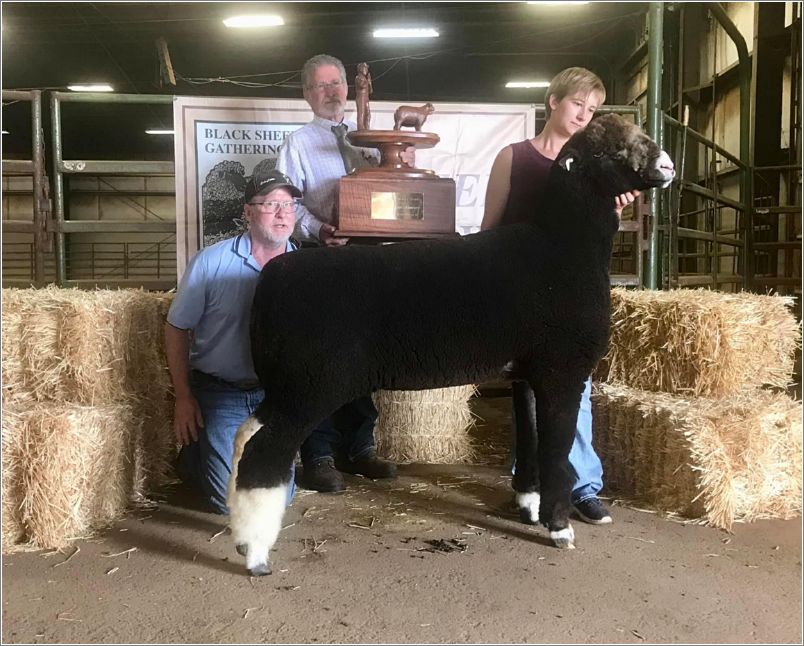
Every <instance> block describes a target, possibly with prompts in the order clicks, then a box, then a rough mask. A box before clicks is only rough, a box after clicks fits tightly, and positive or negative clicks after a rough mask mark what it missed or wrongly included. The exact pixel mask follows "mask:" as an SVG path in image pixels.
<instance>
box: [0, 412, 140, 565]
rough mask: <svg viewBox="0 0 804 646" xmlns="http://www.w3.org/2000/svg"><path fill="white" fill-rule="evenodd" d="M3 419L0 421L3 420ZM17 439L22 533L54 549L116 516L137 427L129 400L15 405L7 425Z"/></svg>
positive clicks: (122, 504) (125, 494) (124, 498)
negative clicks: (24, 407)
mask: <svg viewBox="0 0 804 646" xmlns="http://www.w3.org/2000/svg"><path fill="white" fill-rule="evenodd" d="M5 423H6V420H4V424H5ZM8 430H9V432H10V433H11V434H13V435H14V436H17V437H19V438H20V444H21V446H22V452H21V453H22V455H21V456H19V464H16V465H11V464H9V463H8V461H7V459H6V457H7V456H5V455H4V456H3V469H4V471H5V470H6V469H7V468H10V469H15V470H16V469H18V470H19V472H20V474H21V480H22V499H21V501H20V503H19V508H20V511H21V518H22V522H23V524H24V527H25V530H26V534H27V538H28V539H30V540H31V542H32V543H33V544H34V545H36V546H37V547H41V548H51V549H60V548H62V547H65V546H66V545H67V544H68V543H69V541H70V540H71V539H72V538H75V537H79V536H84V535H86V534H87V533H91V532H92V531H93V530H95V529H98V528H100V527H104V526H106V525H108V524H109V523H111V522H112V521H114V520H117V519H119V518H120V517H122V515H123V513H124V512H125V509H126V506H127V504H128V501H129V497H130V494H131V484H132V480H133V478H132V465H131V461H130V459H129V451H128V450H127V448H128V445H129V443H130V441H131V435H132V434H135V433H138V432H139V428H138V426H137V420H136V418H135V417H134V415H133V414H132V410H131V408H130V407H128V406H75V405H70V404H66V405H65V404H37V405H35V406H34V407H33V408H30V409H27V410H17V411H16V414H15V415H14V416H13V421H11V423H10V428H9V429H8Z"/></svg>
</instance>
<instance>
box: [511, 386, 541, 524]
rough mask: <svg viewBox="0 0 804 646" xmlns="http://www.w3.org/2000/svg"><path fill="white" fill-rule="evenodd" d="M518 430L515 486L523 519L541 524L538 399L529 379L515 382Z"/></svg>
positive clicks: (513, 394) (515, 407) (513, 399)
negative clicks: (537, 422)
mask: <svg viewBox="0 0 804 646" xmlns="http://www.w3.org/2000/svg"><path fill="white" fill-rule="evenodd" d="M511 395H512V401H513V407H514V427H515V429H516V466H515V467H514V478H513V481H512V483H511V484H512V486H513V488H514V491H515V492H516V505H517V508H518V509H519V518H520V520H521V521H522V522H523V523H527V524H528V525H537V524H538V523H539V502H540V500H541V496H540V494H539V462H538V460H537V446H538V439H537V432H536V400H535V398H534V395H533V389H532V388H531V387H530V384H528V383H527V382H525V381H515V382H514V383H513V384H512V385H511Z"/></svg>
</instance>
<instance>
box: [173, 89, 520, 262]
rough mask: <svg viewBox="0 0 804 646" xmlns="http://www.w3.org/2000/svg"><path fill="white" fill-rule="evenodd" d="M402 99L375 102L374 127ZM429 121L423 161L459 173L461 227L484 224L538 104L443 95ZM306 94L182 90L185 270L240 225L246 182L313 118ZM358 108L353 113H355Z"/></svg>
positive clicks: (179, 249) (178, 103) (387, 120)
mask: <svg viewBox="0 0 804 646" xmlns="http://www.w3.org/2000/svg"><path fill="white" fill-rule="evenodd" d="M399 105H400V103H399V102H393V103H392V102H388V101H376V102H372V103H371V115H372V122H371V127H372V129H375V130H391V129H392V128H393V125H394V118H393V115H394V111H395V110H396V108H397V107H399ZM435 109H436V111H435V112H434V113H433V114H432V115H430V116H429V117H428V118H427V121H426V122H425V124H424V127H423V128H422V129H423V130H424V131H426V132H434V133H436V134H438V136H439V137H440V138H441V141H440V143H439V144H438V145H437V146H436V147H435V148H430V149H425V150H419V151H417V152H416V166H418V167H419V168H429V169H432V170H434V171H435V172H436V173H437V174H438V175H440V176H441V177H451V178H452V179H454V180H455V205H456V210H455V225H456V230H457V232H458V233H461V234H466V233H473V232H475V231H477V230H478V229H479V228H480V222H481V221H482V219H483V207H484V204H485V197H486V185H487V183H488V178H489V172H490V170H491V164H492V162H493V161H494V158H495V156H496V155H497V153H498V152H499V151H500V150H501V149H502V148H503V147H505V146H506V145H508V144H510V143H514V142H517V141H522V140H523V139H529V138H531V137H533V136H534V134H535V106H534V105H518V104H470V103H437V104H435ZM312 117H313V115H312V112H311V111H310V107H309V106H308V105H307V103H306V102H305V101H303V100H301V99H298V100H296V99H230V98H220V97H176V100H175V102H174V109H173V123H174V130H175V139H174V140H175V146H176V226H177V234H176V256H177V263H178V274H179V277H181V274H182V273H183V271H184V268H185V266H186V265H187V262H188V260H189V259H190V258H191V257H192V255H193V254H194V253H195V252H196V251H197V250H198V249H199V248H201V247H202V246H205V245H208V244H211V243H212V242H214V241H216V240H218V239H221V238H223V237H226V236H228V235H231V234H232V233H233V232H234V231H235V230H236V229H237V228H238V227H239V225H240V222H239V219H240V217H241V216H242V212H243V208H242V204H243V193H244V188H245V184H246V182H247V181H248V179H249V178H250V177H251V175H252V174H253V173H254V170H255V169H256V168H259V169H260V170H262V169H267V168H273V167H274V166H275V164H276V155H277V152H278V150H279V147H280V146H281V144H282V141H283V140H284V138H285V137H287V135H288V134H289V133H290V132H293V131H294V130H295V129H297V128H299V127H301V126H302V125H304V124H305V123H307V122H308V121H309V120H310V119H312ZM355 117H356V115H355V112H354V110H352V111H351V112H347V113H346V118H347V119H350V120H352V121H354V120H355Z"/></svg>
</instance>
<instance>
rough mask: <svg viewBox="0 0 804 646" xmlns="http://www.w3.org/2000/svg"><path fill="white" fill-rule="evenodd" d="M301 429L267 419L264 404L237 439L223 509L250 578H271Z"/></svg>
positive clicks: (280, 420)
mask: <svg viewBox="0 0 804 646" xmlns="http://www.w3.org/2000/svg"><path fill="white" fill-rule="evenodd" d="M299 428H300V427H299V426H298V425H295V426H294V425H293V424H291V423H289V422H288V421H287V420H282V419H280V418H279V417H277V416H276V415H272V414H270V412H269V411H268V410H267V409H266V408H265V402H263V404H261V405H260V407H258V409H257V411H256V413H255V414H254V415H252V416H250V417H249V418H248V419H246V421H245V422H243V424H241V426H240V428H239V429H238V431H237V435H236V437H235V452H234V456H233V459H232V462H233V465H232V475H231V477H230V479H229V488H228V495H227V505H228V507H229V526H230V527H231V530H232V539H233V540H234V543H235V549H236V550H237V552H238V553H239V554H240V555H241V556H244V557H245V559H246V568H247V569H248V571H249V573H250V574H251V575H252V576H262V575H266V574H271V564H270V560H269V552H270V550H271V548H272V547H273V546H274V543H275V542H276V539H277V537H278V536H279V530H280V529H281V527H282V516H283V515H284V513H285V506H286V504H287V493H288V488H289V486H290V477H291V466H292V464H293V460H294V458H295V456H296V451H297V450H298V447H299V445H300V444H301V437H302V435H301V434H300V432H299Z"/></svg>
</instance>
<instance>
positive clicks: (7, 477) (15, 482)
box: [2, 406, 25, 553]
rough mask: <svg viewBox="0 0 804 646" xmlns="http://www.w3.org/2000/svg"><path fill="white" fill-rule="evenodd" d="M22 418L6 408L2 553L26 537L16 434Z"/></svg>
mask: <svg viewBox="0 0 804 646" xmlns="http://www.w3.org/2000/svg"><path fill="white" fill-rule="evenodd" d="M17 428H19V419H18V417H17V415H16V413H15V411H14V410H12V409H11V407H5V406H4V410H3V428H2V460H3V468H2V513H3V523H2V550H3V553H6V552H9V551H11V550H12V547H13V546H14V545H15V544H16V543H19V542H20V541H23V540H24V539H25V528H24V525H23V522H22V510H21V509H20V503H21V502H22V491H23V488H22V468H21V467H22V453H23V451H22V441H21V440H22V434H21V433H15V432H14V431H15V429H17Z"/></svg>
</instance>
